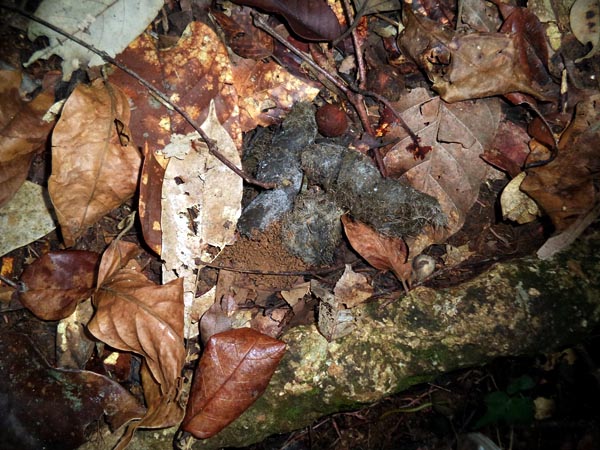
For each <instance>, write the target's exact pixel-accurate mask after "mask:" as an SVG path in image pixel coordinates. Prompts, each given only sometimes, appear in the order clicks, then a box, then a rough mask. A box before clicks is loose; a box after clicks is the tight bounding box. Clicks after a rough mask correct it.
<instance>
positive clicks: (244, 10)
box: [211, 6, 273, 60]
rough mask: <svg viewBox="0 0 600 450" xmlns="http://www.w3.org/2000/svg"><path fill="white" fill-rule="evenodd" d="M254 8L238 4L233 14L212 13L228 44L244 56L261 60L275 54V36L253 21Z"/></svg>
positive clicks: (232, 11)
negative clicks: (255, 24)
mask: <svg viewBox="0 0 600 450" xmlns="http://www.w3.org/2000/svg"><path fill="white" fill-rule="evenodd" d="M251 11H252V10H251V9H250V8H248V7H246V6H236V7H234V8H232V9H231V10H230V12H231V15H227V14H224V13H222V12H220V11H216V10H214V9H213V10H212V11H211V15H212V17H214V19H215V20H216V21H217V23H218V24H219V26H220V27H221V29H222V30H223V33H224V34H225V39H226V41H227V45H228V46H229V48H231V50H232V51H233V52H234V53H236V54H238V55H240V56H241V57H242V58H249V59H254V60H260V59H263V58H268V57H269V56H271V55H272V54H273V38H272V37H271V36H270V35H268V34H267V33H266V32H264V31H263V30H261V29H260V28H257V27H256V26H254V24H253V23H252V16H251V15H250V12H251Z"/></svg>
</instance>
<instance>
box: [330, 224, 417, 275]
mask: <svg viewBox="0 0 600 450" xmlns="http://www.w3.org/2000/svg"><path fill="white" fill-rule="evenodd" d="M342 224H343V225H344V231H345V232H346V236H347V237H348V240H349V241H350V245H352V247H353V248H354V250H356V251H357V252H358V253H359V255H360V256H362V257H363V258H365V259H366V260H367V262H368V263H369V264H371V265H372V266H373V267H375V268H376V269H379V270H391V271H392V272H394V274H395V275H396V276H397V277H398V279H400V280H408V279H409V278H410V271H411V269H410V265H408V266H407V264H406V258H407V255H408V248H407V247H406V244H405V243H404V241H403V240H402V239H400V238H392V237H387V236H383V235H382V234H379V233H378V232H376V231H375V230H374V229H373V228H371V227H369V226H368V225H365V224H364V223H362V222H358V221H355V220H352V219H350V218H349V217H348V216H347V215H344V216H342Z"/></svg>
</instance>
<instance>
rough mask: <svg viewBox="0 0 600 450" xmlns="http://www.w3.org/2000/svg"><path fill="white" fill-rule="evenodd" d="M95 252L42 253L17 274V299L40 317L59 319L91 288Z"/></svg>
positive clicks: (72, 309) (96, 259)
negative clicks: (22, 288)
mask: <svg viewBox="0 0 600 450" xmlns="http://www.w3.org/2000/svg"><path fill="white" fill-rule="evenodd" d="M98 261H99V255H98V254H97V253H94V252H87V251H83V250H66V251H57V252H49V253H46V254H45V255H44V256H42V257H41V258H39V259H37V260H35V262H33V263H32V264H30V265H29V266H27V268H26V269H25V271H24V272H23V274H22V275H21V282H23V283H25V288H26V291H25V292H22V293H21V294H20V295H19V300H20V301H21V303H23V306H25V307H26V308H27V309H29V310H30V311H31V312H32V313H34V314H35V315H36V316H37V317H39V318H40V319H42V320H59V319H63V318H65V317H67V316H69V315H71V313H73V311H75V308H76V307H77V304H78V303H79V302H80V301H82V300H85V299H86V298H89V297H90V295H92V292H93V290H94V285H95V280H96V270H97V267H98Z"/></svg>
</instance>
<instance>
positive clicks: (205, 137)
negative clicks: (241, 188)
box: [0, 4, 275, 189]
mask: <svg viewBox="0 0 600 450" xmlns="http://www.w3.org/2000/svg"><path fill="white" fill-rule="evenodd" d="M0 8H4V9H6V10H8V11H12V12H14V13H17V14H20V15H22V16H24V17H27V18H28V19H30V20H33V21H35V22H38V23H39V24H41V25H44V26H45V27H48V28H50V29H51V30H52V31H54V32H56V33H58V34H62V35H63V36H65V37H66V38H68V39H70V40H72V41H73V42H75V43H77V44H79V45H81V46H82V47H85V48H86V49H88V50H89V51H91V52H93V53H95V54H97V55H98V56H100V57H101V58H102V59H103V60H104V61H106V62H107V63H110V64H112V65H113V66H115V67H117V68H119V69H121V70H122V71H123V72H125V73H126V74H127V75H129V76H131V77H133V78H135V79H136V80H137V81H138V82H139V83H140V84H141V85H142V86H144V87H145V88H146V89H148V90H149V91H150V92H152V93H153V94H154V95H156V96H157V97H158V98H159V99H160V100H161V101H163V102H164V103H166V104H167V105H169V106H170V107H171V108H173V110H174V111H176V112H177V113H178V114H179V115H180V116H181V117H183V118H184V119H185V121H186V122H187V123H189V124H190V125H191V126H192V128H193V129H194V130H196V131H197V132H198V134H199V135H200V137H201V138H202V140H203V141H204V142H206V145H207V146H208V151H209V152H210V153H211V154H212V155H213V156H214V157H215V158H217V159H218V160H219V161H221V162H222V163H223V164H224V165H225V166H227V167H228V168H229V169H230V170H231V171H233V172H234V173H235V174H236V175H238V176H239V177H240V178H242V179H243V180H244V181H246V182H247V183H249V184H253V185H256V186H260V187H262V188H264V189H272V188H274V187H275V183H263V182H262V181H258V180H256V179H255V178H253V177H251V176H250V175H248V174H246V173H245V172H244V171H243V170H241V169H239V168H238V167H237V166H236V165H235V164H233V163H232V162H231V161H229V159H227V157H225V155H223V154H222V153H221V152H220V151H219V148H218V147H217V144H216V142H215V141H214V140H212V139H211V138H209V137H208V135H207V134H206V133H205V132H204V130H202V128H200V125H199V124H198V123H197V122H196V121H195V120H194V119H193V118H192V117H191V116H190V115H189V114H188V113H187V112H185V110H184V109H183V108H182V107H180V106H179V105H177V104H176V103H174V102H173V101H171V99H169V97H167V95H165V94H164V93H163V92H162V91H161V90H159V89H157V88H155V87H154V86H153V85H152V84H150V82H148V81H147V80H145V79H144V78H143V77H142V76H141V75H138V74H137V73H136V72H135V71H133V70H131V69H130V68H129V67H127V66H126V65H125V64H122V63H120V62H119V61H117V60H116V59H115V58H113V57H112V56H110V55H109V54H108V53H106V52H105V51H103V50H99V49H97V48H96V47H94V46H93V45H90V44H88V43H87V42H85V41H83V40H81V39H79V38H78V37H76V36H73V35H72V34H70V33H68V32H66V31H64V30H63V29H62V28H59V27H57V26H55V25H53V24H51V23H50V22H47V21H45V20H44V19H41V18H39V17H37V16H34V15H33V14H30V13H28V12H27V11H23V10H21V9H19V8H15V7H13V6H8V5H3V4H0Z"/></svg>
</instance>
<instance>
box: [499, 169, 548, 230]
mask: <svg viewBox="0 0 600 450" xmlns="http://www.w3.org/2000/svg"><path fill="white" fill-rule="evenodd" d="M525 176H526V174H525V172H521V173H520V174H519V175H517V176H516V177H515V178H513V179H512V180H510V183H508V184H507V185H506V186H505V187H504V190H503V191H502V195H501V196H500V205H501V206H502V217H503V218H504V219H505V220H506V219H508V220H512V221H514V222H517V223H518V224H524V223H529V222H533V221H534V220H535V219H537V217H538V216H540V215H541V212H540V209H539V208H538V206H537V203H535V202H534V201H533V200H532V198H531V197H529V196H528V195H527V194H525V193H524V192H522V191H521V190H520V189H519V187H520V186H521V183H522V182H523V180H524V179H525Z"/></svg>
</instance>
